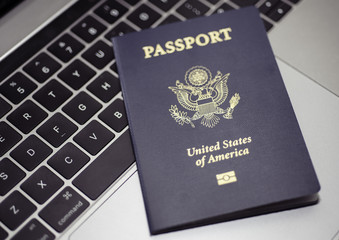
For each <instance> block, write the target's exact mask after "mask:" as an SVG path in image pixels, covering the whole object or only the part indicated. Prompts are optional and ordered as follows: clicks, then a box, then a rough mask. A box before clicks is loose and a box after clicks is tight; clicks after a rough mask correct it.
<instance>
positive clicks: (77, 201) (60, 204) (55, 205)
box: [39, 187, 89, 232]
mask: <svg viewBox="0 0 339 240" xmlns="http://www.w3.org/2000/svg"><path fill="white" fill-rule="evenodd" d="M88 206H89V203H88V202H87V201H86V200H85V199H84V198H83V197H81V196H80V195H79V194H78V193H77V192H76V191H74V190H73V189H72V188H71V187H66V188H65V189H63V190H62V191H61V192H60V193H59V194H58V195H57V196H56V197H55V198H54V199H53V200H52V201H51V202H50V203H49V204H48V205H47V206H46V207H45V208H44V209H43V210H42V211H41V212H40V213H39V216H40V217H41V218H42V219H44V220H45V221H46V222H47V223H48V224H49V225H51V226H52V227H53V228H54V229H55V230H56V231H58V232H62V231H63V230H65V229H66V228H67V227H68V226H69V225H70V224H71V223H72V222H73V221H74V220H75V219H77V218H78V217H79V216H80V215H81V214H82V213H83V212H84V211H85V210H86V208H87V207H88Z"/></svg>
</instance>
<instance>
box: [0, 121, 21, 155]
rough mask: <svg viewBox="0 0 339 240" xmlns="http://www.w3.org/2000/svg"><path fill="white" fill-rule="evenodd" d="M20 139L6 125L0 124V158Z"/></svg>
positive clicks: (19, 136) (17, 134) (18, 135)
mask: <svg viewBox="0 0 339 240" xmlns="http://www.w3.org/2000/svg"><path fill="white" fill-rule="evenodd" d="M21 138H22V137H21V135H20V134H19V133H17V132H16V131H15V130H14V129H13V128H11V127H10V126H9V125H8V124H7V123H5V122H0V157H1V156H3V155H4V154H5V153H6V152H7V151H8V150H9V149H11V148H12V147H13V146H14V145H15V144H17V143H18V142H19V141H20V139H21Z"/></svg>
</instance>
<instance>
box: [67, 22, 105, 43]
mask: <svg viewBox="0 0 339 240" xmlns="http://www.w3.org/2000/svg"><path fill="white" fill-rule="evenodd" d="M105 30H106V27H105V26H104V25H103V24H101V23H100V22H98V21H97V20H95V19H94V18H93V17H91V16H87V17H86V18H84V19H83V20H82V21H80V23H79V24H77V25H76V26H75V27H73V28H72V32H74V33H75V34H77V35H78V36H79V37H80V38H82V39H83V40H85V41H86V42H88V43H90V42H92V41H93V40H94V39H95V38H96V37H98V36H99V35H100V34H101V33H102V32H103V31H105Z"/></svg>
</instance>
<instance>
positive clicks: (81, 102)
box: [62, 92, 102, 124]
mask: <svg viewBox="0 0 339 240" xmlns="http://www.w3.org/2000/svg"><path fill="white" fill-rule="evenodd" d="M101 107H102V105H101V104H100V103H98V102H97V101H95V100H94V99H93V98H91V97H90V96H89V95H88V94H87V93H85V92H81V93H79V94H78V95H77V96H75V97H74V98H73V99H72V100H71V101H70V102H69V103H68V104H67V105H66V106H64V107H63V108H62V110H63V111H64V112H65V113H66V114H67V115H68V116H70V117H71V118H73V119H74V120H75V121H77V122H78V123H79V124H84V123H85V122H87V121H88V119H90V118H91V117H92V116H93V115H94V114H95V113H96V112H97V111H99V109H100V108H101Z"/></svg>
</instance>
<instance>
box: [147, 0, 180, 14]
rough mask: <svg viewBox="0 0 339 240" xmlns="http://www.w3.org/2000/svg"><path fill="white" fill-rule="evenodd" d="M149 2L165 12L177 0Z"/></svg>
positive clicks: (152, 0) (177, 0)
mask: <svg viewBox="0 0 339 240" xmlns="http://www.w3.org/2000/svg"><path fill="white" fill-rule="evenodd" d="M150 2H151V3H153V4H154V5H155V6H157V7H158V8H160V9H161V10H163V11H164V12H167V11H168V10H170V9H171V8H172V7H173V6H174V5H175V4H176V3H178V2H179V0H150Z"/></svg>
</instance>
